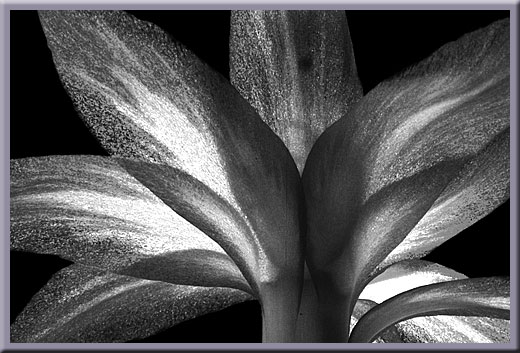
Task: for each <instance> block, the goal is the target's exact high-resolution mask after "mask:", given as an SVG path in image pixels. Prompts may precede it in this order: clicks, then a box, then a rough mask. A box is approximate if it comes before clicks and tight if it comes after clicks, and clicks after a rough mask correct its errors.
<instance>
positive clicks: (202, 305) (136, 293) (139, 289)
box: [11, 265, 251, 343]
mask: <svg viewBox="0 0 520 353" xmlns="http://www.w3.org/2000/svg"><path fill="white" fill-rule="evenodd" d="M249 299H251V296H250V295H248V294H246V293H244V292H242V291H239V290H236V289H230V288H219V287H210V288H207V287H193V286H182V285H174V284H169V283H163V282H155V281H148V280H143V279H136V278H133V277H127V276H120V275H115V274H112V273H108V272H105V271H102V270H100V269H97V268H93V267H88V266H82V265H71V266H69V267H66V268H65V269H63V270H61V271H59V272H58V273H56V274H55V275H54V276H53V277H52V278H51V280H50V281H49V282H48V283H47V284H46V285H45V286H44V287H43V288H42V289H41V290H40V291H39V292H38V293H37V294H36V295H35V296H34V297H33V298H32V300H31V302H30V303H29V304H28V305H27V307H26V308H25V309H24V311H23V312H22V313H21V314H20V315H19V316H18V317H17V318H16V321H15V322H14V323H13V325H11V341H12V342H46V343H48V342H125V341H129V340H131V339H137V338H144V337H147V336H150V335H152V334H155V333H158V332H160V331H162V330H165V329H167V328H169V327H171V326H173V325H175V324H177V323H179V322H182V321H186V320H189V319H191V318H194V317H196V316H199V315H203V314H206V313H210V312H213V311H217V310H220V309H223V308H224V307H227V306H230V305H233V304H236V303H240V302H242V301H245V300H249Z"/></svg>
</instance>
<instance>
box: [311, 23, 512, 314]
mask: <svg viewBox="0 0 520 353" xmlns="http://www.w3.org/2000/svg"><path fill="white" fill-rule="evenodd" d="M508 130H509V19H506V20H501V21H498V22H495V23H493V24H491V25H489V26H488V27H486V28H483V29H480V30H477V31H475V32H472V33H470V34H467V35H465V36H463V37H461V38H460V39H459V40H457V41H455V42H451V43H448V44H446V45H445V46H443V47H441V48H440V49H439V50H438V51H437V52H435V53H434V54H433V55H432V56H431V57H430V58H428V59H426V60H424V61H423V62H421V63H419V64H418V65H416V66H415V67H412V68H411V69H409V70H407V71H406V72H404V73H402V74H401V75H399V76H397V77H395V78H393V79H391V80H389V81H386V82H383V83H381V84H380V85H379V86H377V87H376V88H375V89H374V90H373V91H371V92H370V93H369V94H368V95H367V96H365V97H364V98H363V99H362V100H361V101H360V103H359V104H357V105H356V106H355V107H354V109H353V110H351V111H350V112H349V114H348V115H347V116H345V117H344V118H342V119H340V120H339V121H338V122H337V123H336V124H334V125H333V126H332V127H330V128H329V129H327V130H326V131H325V132H324V134H323V135H322V136H321V137H320V139H319V140H318V141H317V143H316V145H315V147H314V148H313V151H312V153H311V154H310V156H309V159H308V162H307V165H306V169H305V171H304V175H303V181H304V188H305V197H306V202H307V208H308V213H307V214H308V225H309V227H308V243H310V246H308V247H307V249H308V250H309V251H308V259H309V267H310V270H311V273H313V275H314V274H316V276H321V278H323V279H324V280H323V282H324V283H327V281H329V282H331V283H332V284H330V283H329V284H324V285H325V286H328V287H331V286H336V287H339V289H337V290H339V291H341V290H344V291H346V292H350V291H354V292H355V293H356V294H359V291H360V289H361V288H362V287H363V286H364V285H365V284H366V281H368V280H369V279H370V278H371V277H373V276H375V275H376V274H377V273H378V272H380V271H381V270H382V269H383V268H384V266H388V265H390V264H391V263H393V262H395V261H398V260H400V259H403V258H407V257H414V256H421V255H424V253H425V252H426V251H429V250H431V248H432V247H434V246H437V245H439V244H440V243H442V242H443V241H445V240H446V239H448V238H449V237H450V236H452V235H454V234H455V233H456V232H458V231H460V230H461V229H463V228H464V227H467V226H468V225H470V224H472V223H473V222H474V221H476V220H477V219H479V218H481V217H483V216H485V215H486V214H488V213H489V212H491V211H492V210H493V209H494V208H495V207H496V206H497V205H499V204H500V203H501V202H503V201H505V200H506V199H507V198H508V195H509V177H508V171H509V169H508V168H509V167H508V160H509V150H508V141H507V140H508V137H509V132H508ZM425 214H427V218H426V219H425V221H423V222H424V223H423V224H422V225H420V226H419V228H416V230H415V231H414V232H412V235H413V238H411V240H410V242H412V243H413V242H414V241H415V240H414V239H419V238H421V237H423V240H421V242H422V245H420V246H417V247H414V246H412V245H410V244H409V243H408V244H406V245H403V248H402V249H401V250H399V251H398V253H395V254H392V256H391V257H390V258H388V259H387V261H386V262H384V263H383V264H382V265H381V264H380V263H381V262H382V261H383V260H385V258H387V256H388V255H389V254H390V253H391V252H392V250H393V249H395V248H396V247H397V246H398V245H399V243H401V241H402V240H403V239H404V238H405V237H406V235H407V234H409V233H410V231H412V229H413V228H414V227H415V226H416V224H417V223H418V222H419V221H420V220H421V218H423V216H424V215H425ZM426 234H428V237H429V240H424V239H425V238H424V236H425V235H426ZM338 268H341V269H342V270H341V271H338V270H337V269H338ZM323 291H327V289H323ZM352 304H353V302H352V303H351V305H352Z"/></svg>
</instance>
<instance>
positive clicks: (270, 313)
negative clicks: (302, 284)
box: [261, 281, 301, 343]
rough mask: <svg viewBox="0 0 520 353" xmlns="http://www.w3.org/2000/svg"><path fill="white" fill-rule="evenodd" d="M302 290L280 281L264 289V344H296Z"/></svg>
mask: <svg viewBox="0 0 520 353" xmlns="http://www.w3.org/2000/svg"><path fill="white" fill-rule="evenodd" d="M300 290H301V288H299V286H297V285H294V284H292V283H290V282H288V281H278V282H277V283H271V284H266V285H264V286H263V287H262V289H261V302H262V342H263V343H275V342H276V343H288V342H294V338H295V331H296V319H297V317H298V308H299V304H300V303H299V302H300Z"/></svg>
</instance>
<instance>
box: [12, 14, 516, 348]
mask: <svg viewBox="0 0 520 353" xmlns="http://www.w3.org/2000/svg"><path fill="white" fill-rule="evenodd" d="M134 14H135V15H137V16H138V17H140V18H141V19H145V20H149V21H152V22H155V23H156V24H158V25H159V26H161V27H162V28H163V29H165V30H167V31H168V32H169V33H170V34H171V35H172V36H173V37H174V38H176V39H177V40H179V41H180V42H182V43H184V44H185V45H186V46H187V47H188V48H190V49H191V50H192V51H193V52H195V53H196V54H197V55H198V56H199V57H200V58H201V59H203V60H204V61H206V62H207V63H208V64H209V65H210V66H212V67H213V68H214V69H216V70H218V71H219V72H221V73H222V74H223V75H224V76H226V77H229V74H228V70H229V61H228V37H229V12H227V11H172V12H170V11H168V12H165V11H146V12H135V13H134ZM347 16H348V21H349V26H350V30H351V36H352V41H353V44H354V51H355V55H356V62H357V67H358V72H359V76H360V78H361V81H362V84H363V89H364V91H365V93H366V92H368V91H369V90H370V89H372V88H373V87H374V86H375V85H377V83H379V82H380V81H381V80H384V79H386V78H389V77H391V76H392V75H395V74H396V73H398V72H399V71H401V70H403V69H405V68H407V67H408V66H409V65H411V64H414V63H416V62H418V61H419V60H421V59H423V58H425V57H427V56H428V55H429V54H431V53H432V52H433V51H435V50H436V49H437V48H438V47H439V46H441V45H442V44H444V43H446V42H448V41H451V40H455V39H457V38H458V37H460V36H461V35H462V34H464V33H466V32H469V31H472V30H475V29H477V28H480V27H483V26H486V25H488V24H489V23H491V22H493V21H495V20H497V19H500V18H505V17H508V16H509V13H508V12H505V11H502V12H497V11H348V12H347ZM10 28H11V45H10V51H11V54H10V61H11V69H10V76H11V82H10V92H11V100H10V104H11V117H10V124H11V131H10V146H11V151H10V153H11V158H21V157H28V156H43V155H53V154H96V155H106V153H105V151H104V150H103V149H102V148H101V147H100V145H99V144H98V143H97V141H96V140H95V139H94V138H93V137H92V135H91V134H90V133H89V132H88V130H87V128H86V127H85V126H84V125H83V123H82V122H81V120H80V119H79V118H78V116H77V114H76V113H75V111H74V108H73V107H72V104H71V101H70V99H69V98H68V96H67V94H66V92H65V91H64V90H63V88H62V86H61V83H60V81H59V79H58V76H57V73H56V71H55V69H54V65H53V63H52V59H51V56H50V52H49V50H48V49H47V46H46V41H45V37H44V34H43V31H42V29H41V27H40V24H39V21H38V17H37V15H36V13H35V12H33V11H12V12H11V27H10ZM427 259H428V260H431V261H435V262H438V263H441V264H443V265H445V266H448V267H451V268H453V269H455V270H457V271H459V272H462V273H464V274H466V275H468V276H470V277H480V276H494V275H509V201H508V202H506V203H505V204H504V205H502V206H500V207H499V208H498V209H497V210H495V211H494V212H493V213H492V214H490V215H489V216H488V217H486V218H484V219H482V220H481V221H479V222H478V223H477V224H475V225H474V226H472V227H470V228H468V229H467V230H465V231H464V232H462V233H461V234H459V235H458V236H457V237H455V238H453V239H451V240H449V241H447V242H446V243H445V244H443V245H442V246H441V247H439V248H438V249H436V250H434V251H433V252H432V253H431V254H430V255H428V257H427ZM68 264H69V262H67V261H65V260H62V259H59V258H57V257H54V256H47V255H34V254H26V253H20V252H11V292H10V293H11V320H13V319H14V318H15V317H16V315H17V314H18V313H19V312H20V311H21V310H22V308H23V307H24V305H25V304H26V303H27V302H28V300H29V299H30V298H31V296H32V295H34V293H35V292H36V291H37V290H38V288H40V287H41V286H42V285H43V284H44V283H45V282H46V281H47V280H48V279H49V278H50V276H52V274H53V273H54V272H55V271H57V270H58V269H60V268H62V267H64V266H67V265H68ZM260 340H261V315H260V307H259V304H258V303H257V302H248V303H244V304H239V305H236V306H234V307H231V308H228V309H226V310H224V311H221V312H219V313H214V314H210V315H206V316H204V317H201V318H198V319H196V320H191V321H189V322H186V323H183V324H180V325H178V326H176V327H174V328H172V329H171V330H168V331H166V332H164V333H161V334H159V335H156V336H153V337H150V338H149V339H148V341H149V342H260Z"/></svg>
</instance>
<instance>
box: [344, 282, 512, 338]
mask: <svg viewBox="0 0 520 353" xmlns="http://www.w3.org/2000/svg"><path fill="white" fill-rule="evenodd" d="M509 307H510V288H509V278H499V277H490V278H468V279H458V280H453V281H445V282H439V283H434V284H431V285H426V286H421V287H418V288H415V289H412V290H409V291H406V292H404V293H401V294H399V295H397V296H394V297H392V298H391V299H389V300H387V301H385V302H383V303H382V304H380V305H378V306H377V307H375V308H374V309H373V310H370V311H369V312H368V313H367V314H366V315H364V316H363V317H362V318H361V319H360V320H359V322H358V324H357V325H356V327H355V328H354V330H353V331H352V335H351V337H350V339H349V341H350V342H370V341H371V339H373V338H375V337H377V334H378V333H379V332H380V331H381V330H383V329H384V328H386V327H388V326H390V325H392V324H395V323H397V322H399V321H402V320H405V319H409V318H413V317H417V316H428V315H450V314H454V315H463V316H482V317H491V318H497V319H502V320H509V315H510V312H509ZM451 322H452V324H453V326H454V328H453V330H452V333H453V331H454V330H457V329H459V330H460V331H461V332H465V333H466V334H467V337H468V338H470V337H471V335H472V331H475V329H474V328H473V327H471V329H470V328H468V327H466V328H464V326H467V325H466V324H467V322H466V321H465V320H451ZM449 323H450V319H449V318H448V319H446V320H445V323H444V325H445V326H446V325H449ZM488 324H489V323H488ZM457 325H458V326H457ZM473 325H474V326H475V325H476V326H477V327H478V321H475V322H474V323H473ZM505 328H506V329H509V327H508V325H499V326H497V330H499V331H500V330H502V329H505ZM485 329H486V326H484V327H482V330H484V331H483V334H484V335H485V334H486V332H485ZM432 330H439V328H432ZM438 332H440V330H439V331H438ZM495 334H497V332H493V331H491V332H490V333H489V335H490V337H492V336H493V335H495ZM444 335H446V336H449V334H448V333H446V334H444ZM502 335H503V336H505V333H503V334H502ZM468 338H466V339H468Z"/></svg>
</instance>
